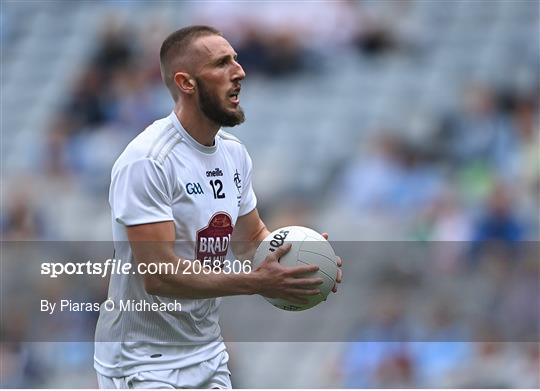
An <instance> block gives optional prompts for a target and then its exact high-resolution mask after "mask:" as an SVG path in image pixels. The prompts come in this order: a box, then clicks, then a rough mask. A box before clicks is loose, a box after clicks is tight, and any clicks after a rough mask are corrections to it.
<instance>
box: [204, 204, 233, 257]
mask: <svg viewBox="0 0 540 391" xmlns="http://www.w3.org/2000/svg"><path fill="white" fill-rule="evenodd" d="M232 233H233V224H232V218H231V216H229V214H227V213H226V212H217V213H215V214H214V215H213V216H212V217H211V218H210V221H209V222H208V225H207V226H206V227H204V228H202V229H200V230H199V231H197V241H196V245H197V249H196V259H199V260H201V261H205V260H210V261H215V260H219V261H220V262H222V261H224V260H225V257H226V256H227V251H228V250H229V244H230V242H231V235H232Z"/></svg>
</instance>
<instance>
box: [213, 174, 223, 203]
mask: <svg viewBox="0 0 540 391" xmlns="http://www.w3.org/2000/svg"><path fill="white" fill-rule="evenodd" d="M210 186H212V191H213V192H214V198H215V199H218V198H219V199H221V198H225V193H223V183H222V182H221V181H220V180H219V179H216V180H211V181H210Z"/></svg>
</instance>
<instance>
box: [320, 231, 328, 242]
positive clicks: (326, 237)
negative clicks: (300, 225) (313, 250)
mask: <svg viewBox="0 0 540 391" xmlns="http://www.w3.org/2000/svg"><path fill="white" fill-rule="evenodd" d="M321 236H322V237H323V238H325V239H326V240H328V233H326V232H323V233H322V234H321Z"/></svg>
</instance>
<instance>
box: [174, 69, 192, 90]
mask: <svg viewBox="0 0 540 391" xmlns="http://www.w3.org/2000/svg"><path fill="white" fill-rule="evenodd" d="M174 83H175V84H176V86H177V87H178V89H179V90H180V92H182V93H184V94H190V95H191V94H194V93H195V80H193V79H192V78H191V76H189V73H185V72H176V73H175V74H174Z"/></svg>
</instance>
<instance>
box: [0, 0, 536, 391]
mask: <svg viewBox="0 0 540 391" xmlns="http://www.w3.org/2000/svg"><path fill="white" fill-rule="evenodd" d="M1 4H2V9H1V14H0V22H1V30H0V33H1V44H2V53H1V54H2V58H1V66H2V73H1V83H2V91H1V97H2V104H1V107H2V119H1V131H2V139H1V154H2V190H1V194H2V205H1V207H2V216H1V217H2V218H1V227H2V239H3V240H46V241H53V240H55V241H64V240H67V241H74V240H78V241H85V240H86V241H88V240H90V241H92V240H109V239H110V218H109V208H108V205H107V187H108V183H109V174H110V168H111V166H112V163H113V161H114V160H115V158H116V156H117V155H118V154H119V152H120V151H121V150H122V149H123V147H124V146H125V145H126V143H127V142H128V141H129V140H130V139H131V138H132V137H134V136H135V135H136V134H137V133H138V132H140V131H141V130H142V129H144V127H145V126H146V125H148V124H149V123H151V122H152V121H153V120H154V119H156V118H159V117H162V116H164V115H166V114H167V113H168V112H170V110H171V101H170V98H169V96H168V94H167V92H166V90H165V88H164V87H163V86H162V83H161V80H160V77H159V65H158V61H157V58H158V51H159V47H160V44H161V42H162V40H163V38H164V36H165V35H166V34H167V33H169V32H170V31H172V30H174V29H176V28H179V27H180V26H184V25H188V24H194V23H205V24H210V25H213V26H215V27H217V28H219V29H221V30H222V31H223V32H224V33H225V35H226V37H228V38H229V40H230V42H231V43H232V44H233V46H234V47H235V49H236V50H237V51H238V53H239V60H240V62H241V63H242V65H243V66H244V68H245V70H246V72H247V78H246V80H245V82H244V83H243V89H242V95H241V100H242V105H243V107H244V109H245V111H246V116H247V121H246V123H245V124H244V125H242V126H241V127H240V128H237V129H234V130H233V131H232V132H233V134H235V135H237V136H238V137H240V138H241V139H242V140H243V141H244V143H245V144H246V146H247V147H248V150H249V151H250V153H251V156H252V158H253V161H254V166H255V176H254V187H255V190H256V192H257V195H258V198H259V209H260V211H261V214H262V216H263V218H264V219H265V221H266V222H267V223H268V225H269V226H270V227H278V226H283V225H288V224H291V223H294V224H297V225H306V226H310V227H314V228H316V229H320V230H323V229H324V230H325V231H328V232H330V233H331V237H332V239H334V240H349V241H382V242H385V241H409V240H427V241H440V242H455V243H456V245H455V246H453V247H452V248H453V249H454V251H452V253H450V254H447V255H448V256H446V257H439V258H437V261H436V262H431V263H427V264H424V265H423V266H422V267H421V268H418V270H416V273H418V274H423V276H424V277H426V276H429V275H430V273H434V272H437V273H443V274H446V275H448V276H449V277H450V278H452V277H456V276H457V277H459V278H461V277H463V276H468V275H473V276H474V278H475V281H476V283H479V284H480V285H482V284H487V285H489V284H490V283H492V282H493V281H492V280H496V282H497V287H498V289H501V290H502V291H503V292H506V293H508V294H509V295H510V296H511V297H512V298H513V299H512V300H511V301H510V302H511V303H509V304H508V305H507V307H508V308H507V311H508V314H507V315H508V318H507V319H515V318H516V317H519V316H520V314H522V313H523V311H524V312H526V311H527V310H528V307H529V306H531V305H532V306H534V305H535V304H538V303H537V302H535V300H536V301H537V300H538V297H534V293H535V289H534V287H533V289H526V288H525V289H521V288H523V286H526V283H524V281H526V277H527V276H526V273H527V272H526V270H529V271H530V270H532V271H533V272H536V273H538V266H537V264H536V265H533V267H532V269H523V268H519V267H516V266H515V265H514V264H513V263H512V262H513V259H511V258H512V257H506V256H505V254H508V252H506V251H504V249H505V248H506V247H509V246H511V243H512V242H515V241H520V240H538V237H539V229H540V228H539V226H540V224H539V218H538V212H539V199H540V198H539V197H540V193H539V189H540V179H539V178H540V159H539V148H540V145H539V129H538V124H539V118H538V116H539V111H538V107H539V106H538V103H539V101H538V98H539V77H538V69H539V68H538V67H539V65H540V64H539V50H540V49H539V3H538V2H537V1H534V0H531V1H527V0H514V1H510V0H508V1H502V0H501V1H498V0H493V1H488V0H471V1H438V0H437V1H436V0H432V1H428V0H424V1H421V0H416V1H412V0H411V1H408V0H403V1H359V2H356V1H343V2H338V1H332V2H313V3H307V2H302V3H300V2H297V3H295V2H264V3H247V2H238V3H222V2H175V1H169V2H152V3H145V2H140V1H88V2H86V1H85V2H60V1H59V2H50V1H2V3H1ZM486 241H489V242H492V241H496V242H497V243H498V244H497V246H496V247H489V246H486V247H485V248H482V249H481V251H482V256H481V257H480V256H479V257H478V259H480V260H479V261H478V262H480V263H482V264H481V265H480V266H478V265H477V264H476V263H471V262H470V261H469V260H468V258H467V256H465V255H464V254H468V253H469V250H470V249H471V248H477V247H478V246H480V247H482V246H483V243H486ZM501 254H502V255H501ZM350 261H351V262H353V261H354V260H350ZM527 262H529V265H530V264H534V263H535V262H537V259H528V260H525V261H524V263H527ZM361 277H364V278H365V277H366V276H358V275H357V276H355V275H354V274H353V275H350V274H349V275H346V277H345V278H346V282H347V284H348V285H345V283H344V286H343V288H344V289H345V288H348V289H355V288H354V287H355V285H354V281H355V280H360V278H361ZM387 278H389V281H390V283H391V284H392V281H399V279H400V275H399V273H398V272H396V271H395V270H394V271H393V272H391V273H390V276H387ZM467 281H468V280H466V279H464V283H466V282H467ZM2 283H3V284H4V288H2V289H6V285H8V287H16V283H17V279H16V276H6V275H3V276H2ZM18 289H21V290H25V289H28V288H27V287H19V288H18ZM56 289H58V290H59V291H61V290H62V287H61V286H59V287H56ZM82 289H86V290H88V291H87V292H82V295H83V296H84V295H87V297H96V296H97V297H99V296H100V295H101V294H102V293H103V289H104V286H103V284H96V286H89V287H82ZM393 298H395V297H393V296H390V297H389V298H388V297H387V298H383V299H381V303H380V304H381V305H380V306H379V308H382V310H381V311H380V313H374V314H373V316H372V318H373V319H379V318H380V319H379V320H380V322H379V320H376V321H373V322H372V324H371V327H372V328H371V330H372V331H373V332H375V335H377V336H378V337H377V338H375V339H376V340H379V341H383V340H385V338H387V337H385V336H386V335H387V334H388V335H394V334H392V333H395V332H399V330H400V327H402V324H401V321H402V317H403V316H404V314H403V312H404V311H403V309H402V308H400V307H399V304H396V303H399V302H396V301H395V300H393ZM334 302H337V300H335V301H334ZM355 305H356V303H355V302H347V303H341V306H342V307H343V308H344V309H345V311H348V312H352V313H354V311H355ZM454 305H455V306H457V307H459V305H460V304H459V303H457V304H456V303H454ZM457 312H458V313H459V311H457ZM18 321H20V320H19V319H17V317H16V316H13V317H9V318H7V319H6V318H3V319H2V330H6V329H13V328H17V322H18ZM452 321H453V322H455V323H456V324H458V323H459V321H460V319H456V318H454V319H453V320H452ZM93 322H95V319H88V320H86V321H84V322H81V321H79V322H66V323H65V324H63V325H62V326H61V328H60V329H59V330H58V331H57V332H58V333H67V334H69V335H74V339H77V337H76V336H77V335H79V334H81V335H82V334H86V333H88V332H89V331H90V332H91V331H92V329H93V327H94V323H93ZM334 322H335V323H339V322H340V319H339V318H337V319H326V320H325V321H324V324H323V326H322V327H330V328H331V327H332V323H334ZM377 322H379V323H377ZM417 322H418V324H415V323H414V322H413V325H412V327H413V328H415V327H416V328H423V327H426V325H425V324H421V321H420V320H417ZM10 323H12V324H10ZM451 326H452V324H450V326H449V327H448V328H449V329H452V327H451ZM306 327H320V326H319V325H317V326H316V325H306ZM355 327H358V326H355V325H354V324H351V330H350V333H352V334H354V333H355V332H360V331H361V330H356V329H355ZM445 338H446V336H445V334H441V336H440V342H429V343H428V342H426V343H418V342H417V343H415V342H377V341H371V342H359V343H350V342H348V343H346V342H343V343H337V342H332V343H330V342H310V343H275V342H273V343H239V342H237V343H233V344H231V346H230V348H231V369H232V371H233V375H234V378H233V379H234V384H235V386H236V387H434V386H435V387H436V386H451V387H476V386H482V387H539V386H540V379H539V374H538V368H539V365H540V352H539V348H538V345H537V344H534V343H533V344H530V343H496V342H455V341H454V342H448V341H446V342H445ZM448 338H450V337H448ZM20 339H21V341H24V335H23V336H20ZM0 349H1V351H0V352H1V354H2V360H1V366H0V375H1V376H0V386H2V387H29V388H32V387H95V386H96V381H95V375H94V371H93V369H92V359H91V358H92V352H93V346H92V344H91V343H82V342H73V343H25V342H20V343H17V342H16V341H13V340H11V341H10V342H9V343H3V344H2V345H1V346H0Z"/></svg>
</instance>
